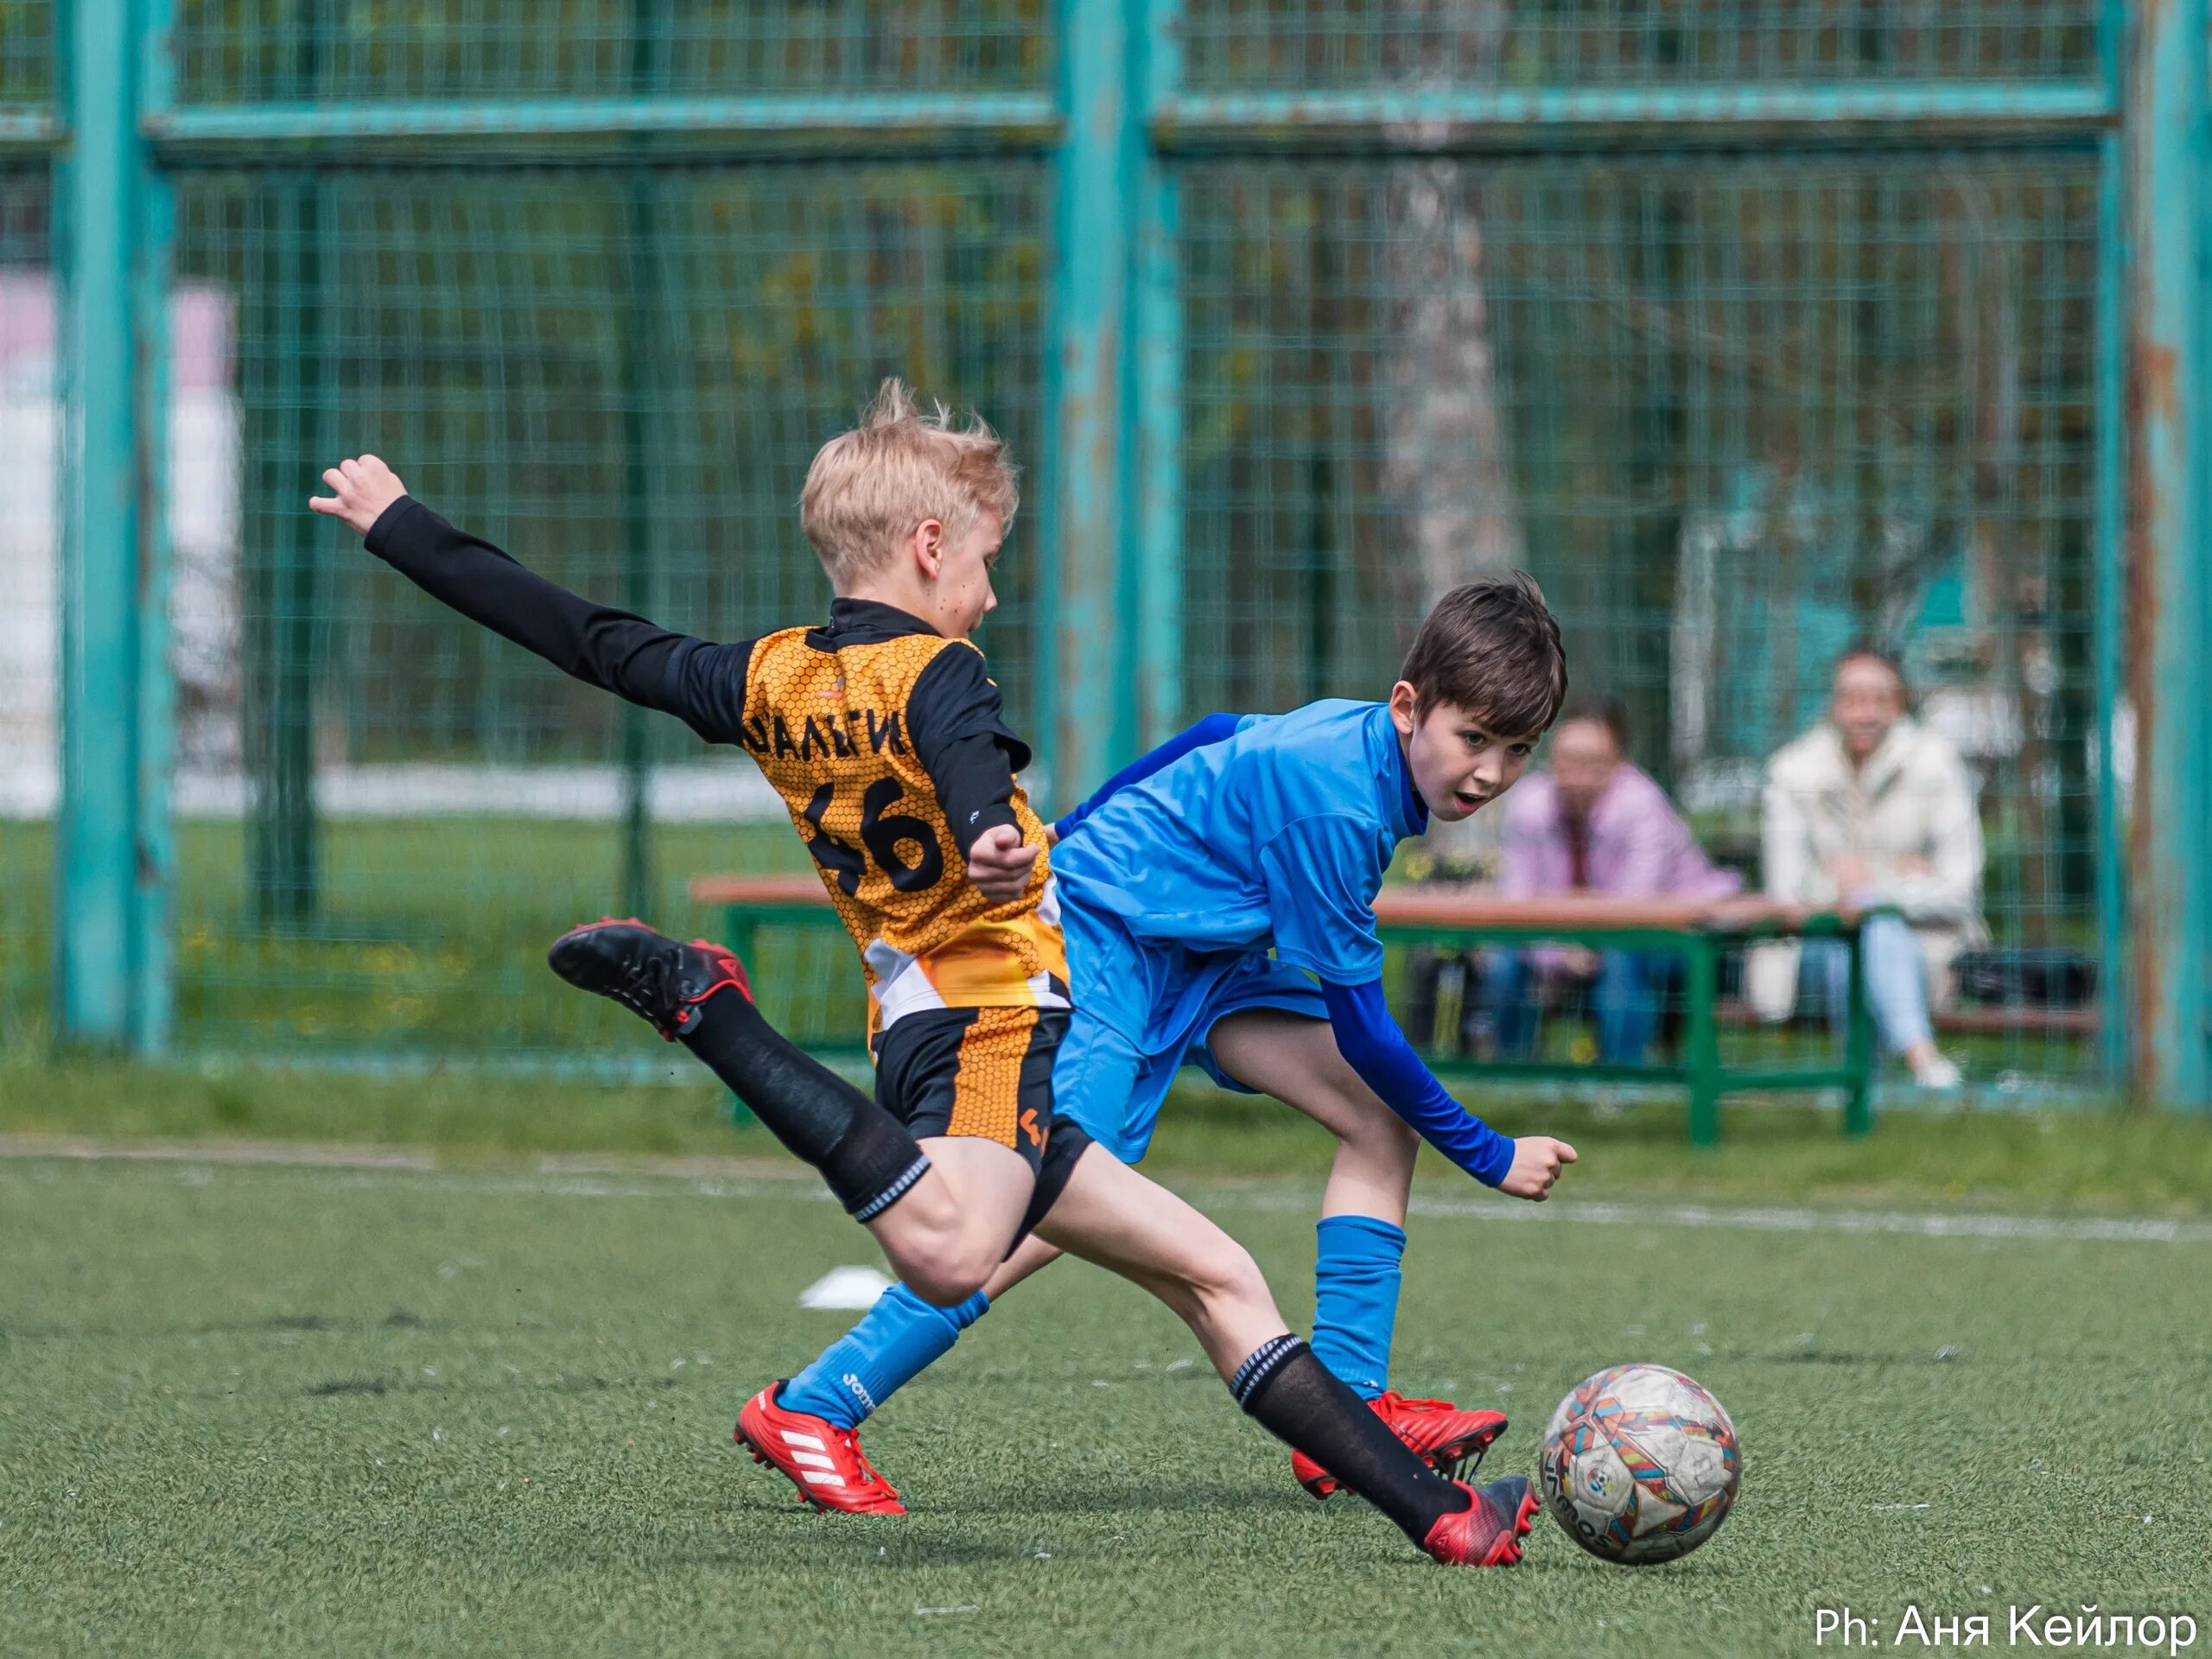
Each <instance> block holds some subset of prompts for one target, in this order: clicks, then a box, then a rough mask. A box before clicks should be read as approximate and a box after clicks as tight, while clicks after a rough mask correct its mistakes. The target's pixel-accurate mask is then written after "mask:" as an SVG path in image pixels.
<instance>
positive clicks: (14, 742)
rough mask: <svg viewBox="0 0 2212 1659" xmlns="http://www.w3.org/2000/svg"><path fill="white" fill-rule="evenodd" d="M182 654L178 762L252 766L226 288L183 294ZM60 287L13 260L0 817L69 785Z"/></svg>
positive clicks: (4, 353)
mask: <svg viewBox="0 0 2212 1659" xmlns="http://www.w3.org/2000/svg"><path fill="white" fill-rule="evenodd" d="M168 322H169V352H170V355H169V411H168V413H169V442H168V465H169V540H170V557H171V561H172V564H171V575H170V584H171V585H170V596H169V626H170V653H171V659H172V661H173V662H174V663H175V667H176V673H177V764H178V767H179V770H180V772H186V773H194V774H201V775H207V774H221V773H226V772H227V773H232V774H235V773H236V772H237V771H238V692H239V685H238V505H239V500H240V492H239V473H238V435H239V411H238V399H237V397H234V396H233V395H232V391H231V380H232V375H231V361H230V359H231V313H230V302H229V301H228V300H227V298H226V297H225V296H223V295H221V294H219V293H218V292H216V291H214V290H213V289H181V290H180V291H179V292H178V293H176V294H175V295H174V296H171V297H170V300H169V317H168ZM54 325H55V319H54V290H53V289H52V287H51V285H50V284H49V283H48V280H47V278H46V277H45V275H44V274H43V273H41V272H36V271H7V272H0V817H47V816H48V815H49V814H51V813H52V812H53V810H54V800H55V798H56V794H57V791H58V767H57V759H56V757H57V753H58V751H57V743H58V739H59V733H58V727H57V724H56V722H57V721H58V719H59V717H60V709H59V707H58V702H59V697H58V690H59V686H58V674H57V670H58V660H57V659H58V652H59V645H60V632H61V626H60V587H59V583H58V581H57V575H58V570H59V564H60V546H59V543H60V491H59V481H60V468H59V466H58V465H57V462H58V459H59V457H58V454H57V451H58V447H59V443H60V426H61V422H60V403H59V401H58V398H57V391H58V388H57V386H56V385H55V378H54V364H55V360H56V359H55V355H54Z"/></svg>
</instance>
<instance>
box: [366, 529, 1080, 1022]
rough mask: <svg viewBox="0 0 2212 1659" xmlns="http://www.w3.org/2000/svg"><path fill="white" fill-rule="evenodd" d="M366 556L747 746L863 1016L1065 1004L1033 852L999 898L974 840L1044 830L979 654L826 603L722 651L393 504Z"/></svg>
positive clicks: (543, 651) (512, 635)
mask: <svg viewBox="0 0 2212 1659" xmlns="http://www.w3.org/2000/svg"><path fill="white" fill-rule="evenodd" d="M368 547H369V550H370V551H371V552H372V553H374V554H375V555H377V556H378V557H379V558H382V559H383V560H385V562H386V563H389V564H391V566H392V567H393V568H394V569H397V570H398V571H400V572H401V573H402V574H403V575H405V576H407V577H408V578H409V579H410V581H412V582H415V583H416V585H417V586H419V587H421V588H423V589H424V590H425V591H427V592H429V594H432V595H433V596H434V597H435V598H437V599H440V600H442V601H444V602H445V603H446V604H448V605H450V606H451V607H453V608H454V609H455V610H457V611H459V612H461V613H462V614H463V615H465V616H467V617H469V618H470V619H471V620H474V621H476V622H479V623H481V624H483V625H484V626H486V627H488V628H491V629H493V631H494V632H498V633H500V634H503V635H505V637H506V638H507V639H512V640H513V641H514V642H515V643H516V644H517V645H522V646H524V647H525V648H526V649H528V650H531V651H533V652H537V654H538V655H539V656H541V657H543V658H545V659H546V660H547V661H549V662H550V663H552V664H554V666H556V668H559V669H561V670H562V671H564V672H566V673H568V674H570V675H573V676H574V677H576V678H577V679H580V680H582V681H584V682H585V683H588V684H591V685H595V686H599V687H601V688H603V689H604V690H609V691H613V692H614V693H615V694H616V695H617V696H622V697H625V698H626V699H628V700H629V701H630V702H635V703H639V704H641V705H643V706H645V707H646V708H650V709H662V710H664V711H665V712H667V713H669V714H672V715H676V716H677V717H678V718H679V719H681V720H683V721H684V723H685V724H687V725H689V726H690V728H691V729H692V730H693V731H695V732H696V733H697V734H699V735H700V736H701V737H702V738H704V739H706V740H707V741H709V742H710V743H730V744H735V745H738V746H739V747H742V748H744V749H745V750H746V752H747V753H749V754H751V755H752V756H753V760H755V761H757V762H758V763H759V765H760V769H761V772H763V773H764V774H765V775H766V778H767V779H768V781H769V783H770V784H771V785H773V786H774V788H775V790H776V791H777V793H778V794H779V795H780V796H781V797H782V798H783V800H784V804H785V807H786V809H787V810H789V811H790V814H791V824H792V827H793V828H794V829H797V830H798V832H799V834H800V836H802V837H803V838H804V840H805V842H806V843H807V846H808V848H809V849H810V851H811V852H812V853H813V855H814V859H815V862H816V865H817V868H819V870H820V872H821V874H822V880H823V887H825V888H826V889H827V890H828V892H829V898H830V900H831V902H832V903H833V904H835V905H836V907H837V912H838V915H839V917H840V918H842V920H843V922H844V924H845V926H846V929H847V931H849V932H850V933H851V934H852V936H853V942H854V944H855V945H856V946H857V947H858V948H859V950H860V952H861V960H862V962H863V963H864V964H865V966H866V969H867V975H868V989H869V992H870V995H871V998H872V1001H873V1005H874V1006H873V1007H872V1009H871V1014H872V1023H873V1024H874V1025H876V1026H879V1027H880V1026H883V1025H888V1024H889V1023H891V1022H892V1021H893V1020H896V1019H897V1018H899V1015H901V1014H906V1013H909V1012H911V1011H912V1010H913V1009H915V1008H922V1007H1005V1006H1014V1007H1065V1006H1067V984H1066V981H1067V963H1066V957H1065V950H1064V947H1063V945H1062V944H1061V941H1060V932H1059V927H1058V919H1059V918H1058V907H1057V904H1056V901H1055V899H1054V896H1053V893H1052V885H1051V875H1050V873H1049V871H1048V869H1047V868H1046V860H1045V859H1044V858H1042V857H1039V859H1038V861H1037V865H1036V869H1035V873H1034V874H1033V875H1032V877H1031V879H1030V882H1029V887H1028V890H1027V892H1026V893H1024V894H1023V895H1022V896H1021V897H1020V899H1014V900H1012V901H1009V902H1007V903H1004V904H994V903H993V902H992V901H991V900H989V899H987V898H985V897H984V895H983V894H982V893H981V892H980V891H979V890H978V889H977V888H976V887H975V886H974V884H973V883H971V882H970V881H969V880H968V875H967V849H968V848H969V847H970V846H972V845H973V844H974V843H975V841H976V837H977V836H979V835H981V834H982V833H983V832H984V831H985V830H987V829H991V828H994V827H995V826H997V825H1000V824H1012V825H1014V827H1015V828H1017V829H1020V831H1021V836H1022V839H1023V840H1024V841H1025V842H1029V843H1031V844H1033V845H1037V846H1041V845H1042V844H1043V842H1044V831H1043V826H1042V824H1041V823H1039V821H1038V818H1037V816H1036V814H1035V813H1034V812H1033V811H1032V810H1031V809H1030V806H1029V803H1028V800H1027V797H1026V796H1025V795H1024V794H1023V792H1022V791H1021V789H1020V786H1019V785H1017V784H1016V783H1015V782H1014V772H1015V771H1016V770H1017V769H1018V768H1020V767H1021V766H1027V764H1028V761H1029V748H1028V746H1027V744H1025V743H1023V742H1022V741H1021V740H1020V738H1019V737H1017V736H1016V735H1015V734H1014V733H1013V732H1012V731H1010V730H1008V729H1007V726H1006V723H1005V719H1004V716H1003V713H1002V710H1001V703H1000V699H999V692H998V687H997V686H995V684H993V683H992V682H991V680H990V677H989V676H988V674H987V673H986V672H985V670H984V665H983V657H982V652H979V651H977V650H976V648H975V647H974V646H973V645H969V644H968V643H967V642H966V641H964V640H956V639H946V638H944V636H943V635H941V634H939V633H938V632H935V631H934V630H932V629H931V627H930V626H929V625H928V624H927V623H925V622H924V621H922V620H920V619H919V618H917V617H913V616H910V615H908V614H907V613H905V612H904V611H900V610H898V609H896V608H894V607H891V606H888V605H882V604H878V603H875V602H874V601H863V600H851V599H839V600H836V601H833V602H832V604H831V606H830V607H829V622H828V624H827V625H826V626H818V627H806V628H789V629H785V630H783V631H782V632H777V633H771V634H766V635H764V636H763V637H761V638H760V639H747V640H741V641H736V642H732V643H726V644H718V643H715V642H713V641H709V640H705V639H695V638H692V637H691V636H690V635H687V634H680V633H674V632H670V631H668V630H667V629H664V628H661V627H658V626H655V625H653V624H652V623H651V622H647V621H645V620H643V619H642V618H639V617H636V616H632V615H631V614H630V613H627V612H625V611H618V610H614V609H612V608H610V607H607V606H603V605H595V604H594V603H592V602H591V601H588V600H584V599H582V598H579V597H578V596H577V595H575V594H571V593H569V592H568V591H567V590H566V589H565V588H561V587H560V586H558V585H557V584H556V583H554V582H549V581H547V580H546V579H545V578H543V576H539V575H536V574H535V573H533V572H531V571H530V570H528V569H525V568H524V567H523V566H522V565H520V564H518V563H516V562H515V561H514V560H513V559H512V558H510V557H509V556H507V555H506V554H505V553H503V552H501V551H500V550H499V549H498V548H495V547H493V546H492V545H491V544H490V543H487V542H485V541H483V540H481V539H480V538H479V537H474V536H471V535H468V534H467V532H465V531H460V530H457V529H455V528H454V526H453V525H451V524H448V523H447V522H446V521H445V520H444V519H442V518H440V517H438V515H437V514H436V513H435V512H431V511H430V510H429V508H428V507H425V506H423V505H422V504H421V503H420V502H417V501H416V500H414V499H412V498H410V497H403V498H402V499H400V500H398V501H397V502H395V503H394V504H393V505H391V507H390V508H388V509H387V510H386V511H385V513H384V515H383V516H382V517H381V518H378V520H377V522H376V524H374V525H373V526H372V528H371V529H370V531H369V535H368Z"/></svg>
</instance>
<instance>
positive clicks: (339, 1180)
mask: <svg viewBox="0 0 2212 1659" xmlns="http://www.w3.org/2000/svg"><path fill="white" fill-rule="evenodd" d="M0 1160H15V1161H17V1162H59V1163H92V1162H128V1163H137V1164H143V1165H149V1166H155V1167H158V1168H163V1169H165V1170H167V1171H168V1173H171V1174H172V1177H173V1179H176V1180H178V1181H180V1182H184V1183H188V1184H189V1185H195V1186H197V1185H207V1184H209V1183H210V1182H212V1181H213V1180H214V1179H216V1178H217V1172H218V1171H223V1172H226V1173H228V1172H234V1171H240V1170H256V1171H279V1172H289V1173H300V1174H305V1175H309V1176H313V1177H315V1178H316V1179H317V1182H318V1184H319V1185H326V1186H335V1187H385V1186H392V1187H413V1188H416V1189H427V1190H430V1191H435V1192H453V1193H458V1194H471V1195H480V1196H486V1197H514V1198H532V1197H538V1198H785V1199H791V1198H797V1199H801V1200H816V1199H818V1200H821V1201H823V1202H827V1201H828V1199H829V1194H828V1193H827V1192H823V1190H822V1188H821V1187H820V1186H819V1185H817V1184H816V1183H815V1182H813V1181H811V1180H809V1179H805V1172H804V1171H803V1170H801V1169H799V1168H798V1166H796V1165H792V1166H788V1167H786V1166H783V1165H780V1164H775V1163H770V1162H766V1161H763V1160H752V1159H723V1160H715V1159H669V1160H659V1161H658V1162H652V1161H645V1160H635V1161H622V1160H591V1159H583V1158H549V1159H546V1160H543V1161H542V1162H541V1164H540V1165H539V1166H538V1168H537V1169H536V1170H535V1171H512V1172H499V1171H475V1170H448V1169H440V1168H439V1167H437V1166H436V1164H435V1160H433V1159H432V1158H431V1157H430V1156H429V1155H428V1154H423V1153H417V1152H411V1151H404V1150H401V1149H397V1148H393V1147H335V1146H312V1145H303V1146H287V1145H283V1144H278V1143H270V1142H255V1143H251V1144H247V1145H241V1146H230V1147H225V1146H212V1147H211V1146H195V1145H192V1144H190V1143H180V1142H165V1143H153V1144H149V1145H138V1146H133V1145H129V1144H124V1143H117V1142H107V1141H70V1140H56V1139H52V1138H48V1137H44V1136H36V1135H0ZM1183 1185H1185V1186H1187V1187H1188V1188H1189V1189H1190V1190H1191V1191H1192V1192H1193V1193H1194V1195H1195V1196H1196V1197H1197V1198H1199V1199H1200V1200H1202V1201H1203V1204H1204V1206H1205V1208H1207V1209H1210V1210H1220V1211H1236V1210H1247V1211H1302V1210H1306V1209H1309V1208H1311V1207H1313V1204H1314V1195H1313V1192H1312V1191H1311V1190H1310V1187H1309V1186H1308V1185H1306V1184H1304V1183H1301V1184H1300V1185H1297V1186H1295V1187H1293V1186H1290V1185H1272V1184H1265V1183H1260V1182H1244V1181H1239V1182H1225V1183H1221V1184H1211V1183H1207V1182H1205V1181H1198V1182H1190V1183H1184V1184H1183ZM1409 1207H1410V1208H1411V1210H1412V1211H1413V1213H1414V1215H1416V1216H1427V1217H1439V1218H1446V1219H1452V1220H1462V1221H1509V1222H1543V1223H1552V1224H1565V1225H1568V1226H1584V1227H1639V1228H1650V1227H1681V1228H1688V1229H1701V1228H1718V1229H1723V1230H1735V1231H1741V1232H1760V1233H1814V1234H1822V1233H1825V1234H1840V1235H1846V1236H1860V1237H1866V1236H1881V1235H1889V1236H1903V1237H1910V1238H1980V1239H2046V1240H2059V1241H2071V1242H2076V1243H2120V1244H2212V1222H2205V1221H2168V1220H2158V1219H2149V1218H2145V1219H2133V1220H2131V1219H2126V1218H2116V1217H2115V1218H2107V1217H2091V1216H2083V1217H2065V1216H2005V1215H1984V1214H1977V1213H1973V1212H1962V1211H1919V1210H1829V1209H1820V1208H1813V1207H1802V1208H1801V1207H1783V1206H1775V1205H1755V1206H1754V1205H1747V1206H1743V1207H1737V1206H1732V1205H1707V1204H1615V1203H1605V1202H1600V1201H1576V1200H1571V1199H1561V1200H1554V1201H1553V1202H1550V1203H1548V1204H1541V1205H1534V1204H1522V1203H1516V1201H1514V1200H1512V1199H1510V1198H1439V1197H1434V1196H1431V1195H1428V1194H1416V1195H1415V1196H1414V1200H1413V1203H1412V1205H1410V1206H1409Z"/></svg>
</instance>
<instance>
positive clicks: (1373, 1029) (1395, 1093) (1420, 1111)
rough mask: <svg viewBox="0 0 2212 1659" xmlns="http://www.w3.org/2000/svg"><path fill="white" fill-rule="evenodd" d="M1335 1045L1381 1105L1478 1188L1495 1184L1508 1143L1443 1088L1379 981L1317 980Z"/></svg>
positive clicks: (1505, 1164) (1509, 1156)
mask: <svg viewBox="0 0 2212 1659" xmlns="http://www.w3.org/2000/svg"><path fill="white" fill-rule="evenodd" d="M1321 1000H1322V1001H1324V1002H1325V1003H1326V1004H1327V1005H1328V1009H1329V1025H1330V1027H1331V1028H1332V1030H1333V1031H1334V1032H1335V1033H1336V1037H1337V1048H1338V1052H1341V1053H1342V1054H1343V1055H1344V1058H1345V1060H1346V1061H1347V1062H1349V1063H1350V1065H1351V1069H1352V1070H1353V1071H1357V1072H1358V1073H1359V1077H1360V1081H1361V1082H1363V1083H1364V1084H1366V1085H1367V1086H1368V1087H1369V1088H1370V1089H1372V1090H1374V1091H1375V1092H1376V1094H1377V1095H1380V1096H1382V1097H1383V1104H1384V1105H1386V1106H1388V1107H1389V1109H1391V1110H1392V1111H1394V1112H1395V1113H1396V1114H1397V1115H1398V1116H1400V1117H1402V1118H1403V1119H1405V1120H1406V1122H1408V1123H1410V1124H1412V1125H1413V1127H1414V1128H1416V1129H1418V1130H1419V1131H1420V1132H1421V1139H1422V1140H1424V1141H1427V1142H1428V1144H1429V1145H1431V1146H1432V1147H1435V1148H1436V1149H1437V1150H1438V1151H1439V1152H1440V1153H1442V1154H1444V1155H1445V1156H1446V1158H1449V1159H1450V1160H1452V1162H1453V1163H1455V1164H1457V1165H1458V1166H1459V1167H1460V1168H1461V1169H1464V1170H1465V1171H1466V1172H1467V1173H1468V1174H1470V1175H1471V1176H1473V1177H1474V1178H1475V1179H1477V1180H1478V1181H1480V1182H1481V1183H1482V1184H1483V1185H1484V1186H1496V1185H1497V1184H1498V1183H1499V1182H1500V1181H1503V1179H1505V1176H1506V1172H1507V1171H1508V1170H1510V1169H1511V1168H1512V1167H1513V1142H1512V1141H1511V1140H1510V1138H1509V1137H1507V1136H1505V1135H1500V1134H1499V1133H1498V1132H1497V1130H1496V1129H1493V1128H1491V1126H1490V1125H1489V1124H1487V1123H1485V1122H1483V1121H1482V1119H1480V1118H1479V1117H1477V1116H1475V1115H1474V1114H1473V1113H1471V1112H1470V1111H1469V1110H1467V1109H1466V1108H1465V1107H1464V1106H1462V1105H1460V1104H1459V1102H1458V1101H1456V1100H1454V1099H1452V1096H1449V1095H1447V1094H1446V1093H1445V1092H1444V1085H1443V1084H1440V1083H1439V1082H1438V1081H1437V1080H1436V1077H1435V1074H1434V1073H1433V1072H1432V1071H1430V1070H1429V1069H1428V1068H1427V1066H1426V1065H1422V1064H1421V1056H1420V1055H1418V1054H1416V1053H1414V1051H1413V1045H1412V1044H1410V1043H1408V1041H1407V1040H1406V1034H1405V1033H1404V1032H1402V1031H1401V1030H1400V1029H1399V1028H1398V1022H1397V1020H1395V1019H1394V1018H1392V1017H1391V1014H1390V1008H1389V1004H1388V1003H1386V1002H1385V1001H1383V982H1382V981H1381V980H1379V979H1372V980H1370V981H1368V982H1367V983H1365V984H1364V985H1332V984H1330V983H1328V982H1326V981H1324V982H1322V985H1321Z"/></svg>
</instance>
